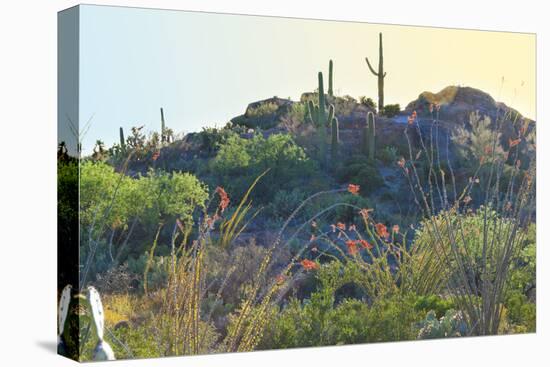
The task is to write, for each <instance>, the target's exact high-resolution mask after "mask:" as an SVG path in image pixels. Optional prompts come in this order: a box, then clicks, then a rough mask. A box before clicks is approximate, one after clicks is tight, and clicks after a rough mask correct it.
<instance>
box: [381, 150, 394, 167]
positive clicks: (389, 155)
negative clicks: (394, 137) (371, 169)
mask: <svg viewBox="0 0 550 367" xmlns="http://www.w3.org/2000/svg"><path fill="white" fill-rule="evenodd" d="M397 156H398V152H397V148H396V147H394V146H385V147H384V148H383V149H382V150H380V151H379V152H378V158H379V159H380V160H381V161H382V162H384V164H385V165H387V166H391V165H395V162H397Z"/></svg>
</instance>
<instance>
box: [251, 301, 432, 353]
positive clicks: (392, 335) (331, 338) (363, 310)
mask: <svg viewBox="0 0 550 367" xmlns="http://www.w3.org/2000/svg"><path fill="white" fill-rule="evenodd" d="M414 299H415V297H414V296H412V295H411V296H394V297H392V298H389V299H377V300H376V301H374V302H373V303H372V305H370V306H369V305H368V304H366V303H364V302H361V301H359V300H356V299H345V300H343V301H342V302H340V303H339V304H338V305H334V297H333V295H330V294H328V293H327V292H326V290H320V291H319V292H316V293H314V294H312V296H311V298H310V299H307V300H304V301H302V302H300V301H299V300H297V299H292V300H291V301H290V302H289V303H288V304H287V305H286V307H285V308H283V310H282V311H281V313H280V314H278V315H277V317H276V319H274V320H273V321H272V327H271V328H270V329H269V331H267V332H266V335H264V339H263V340H262V343H261V344H260V346H259V348H260V349H261V348H265V349H267V348H296V347H307V346H320V345H341V344H353V343H372V342H383V341H401V340H413V339H415V338H416V335H417V333H418V328H417V326H416V324H417V323H418V322H419V321H420V320H421V319H422V318H423V317H424V315H425V312H422V311H417V310H416V309H415V308H414Z"/></svg>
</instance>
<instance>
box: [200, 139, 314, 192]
mask: <svg viewBox="0 0 550 367" xmlns="http://www.w3.org/2000/svg"><path fill="white" fill-rule="evenodd" d="M210 169H211V172H212V175H213V177H214V179H213V181H215V182H217V183H218V184H220V185H223V186H224V187H225V188H226V189H228V190H229V191H231V192H233V193H234V195H236V196H242V195H243V194H244V192H245V191H246V188H247V187H248V186H249V185H250V183H251V182H250V177H257V176H258V175H259V174H261V173H262V172H264V171H266V170H269V171H268V172H267V174H266V176H265V177H264V178H263V179H262V181H261V182H259V183H258V185H257V187H256V188H255V190H254V193H253V194H252V197H253V198H254V199H255V202H256V203H266V202H269V201H271V200H272V198H273V197H274V196H275V194H276V193H277V192H278V191H281V190H292V189H294V188H296V187H307V182H309V180H311V179H312V177H315V176H316V175H317V174H318V169H317V164H316V163H315V162H314V161H312V160H310V159H309V158H307V156H306V154H305V152H304V150H303V149H302V148H301V147H300V146H298V145H297V144H296V143H295V142H294V140H293V138H292V137H291V136H290V135H287V134H274V135H270V136H269V137H268V138H264V137H263V136H261V135H256V136H254V137H253V138H252V139H243V138H239V137H231V138H230V139H228V141H227V142H226V143H225V144H224V145H222V146H221V148H220V151H219V152H218V154H217V155H216V157H215V158H214V159H213V161H212V162H211V166H210Z"/></svg>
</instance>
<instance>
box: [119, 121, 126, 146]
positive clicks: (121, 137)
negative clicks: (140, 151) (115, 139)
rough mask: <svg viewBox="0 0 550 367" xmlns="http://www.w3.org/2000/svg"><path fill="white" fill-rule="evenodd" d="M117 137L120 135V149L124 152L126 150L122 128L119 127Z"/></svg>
mask: <svg viewBox="0 0 550 367" xmlns="http://www.w3.org/2000/svg"><path fill="white" fill-rule="evenodd" d="M119 135H120V149H122V151H124V150H126V140H125V139H124V130H123V129H122V127H120V129H119Z"/></svg>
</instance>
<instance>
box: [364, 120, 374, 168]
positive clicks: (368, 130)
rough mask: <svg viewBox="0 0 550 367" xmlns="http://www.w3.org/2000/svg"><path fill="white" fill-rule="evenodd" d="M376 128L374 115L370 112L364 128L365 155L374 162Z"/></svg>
mask: <svg viewBox="0 0 550 367" xmlns="http://www.w3.org/2000/svg"><path fill="white" fill-rule="evenodd" d="M375 128H376V122H375V120H374V113H372V111H369V112H368V113H367V123H366V125H365V127H364V128H363V153H365V154H367V155H368V157H369V159H370V160H374V151H375V142H374V138H375V135H376V133H375Z"/></svg>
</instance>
